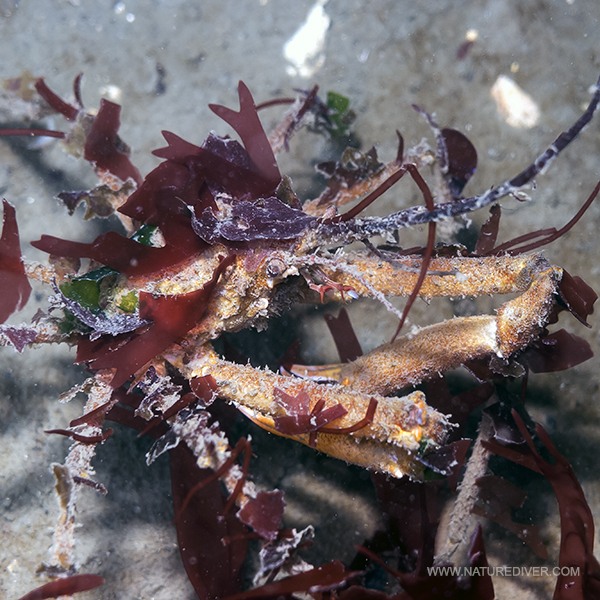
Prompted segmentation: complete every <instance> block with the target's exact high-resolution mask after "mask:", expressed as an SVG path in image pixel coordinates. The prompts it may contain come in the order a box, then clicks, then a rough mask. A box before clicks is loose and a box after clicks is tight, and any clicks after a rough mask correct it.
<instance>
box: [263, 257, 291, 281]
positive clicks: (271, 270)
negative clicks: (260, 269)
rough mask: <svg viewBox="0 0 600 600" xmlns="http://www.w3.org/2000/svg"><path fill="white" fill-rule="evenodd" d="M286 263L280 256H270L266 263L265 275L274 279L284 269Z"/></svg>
mask: <svg viewBox="0 0 600 600" xmlns="http://www.w3.org/2000/svg"><path fill="white" fill-rule="evenodd" d="M286 268H287V267H286V264H285V263H284V262H283V261H282V260H281V259H280V258H272V259H271V260H270V261H269V262H268V263H267V277H270V278H271V279H274V278H275V277H279V276H280V275H282V274H283V273H284V271H285V270H286Z"/></svg>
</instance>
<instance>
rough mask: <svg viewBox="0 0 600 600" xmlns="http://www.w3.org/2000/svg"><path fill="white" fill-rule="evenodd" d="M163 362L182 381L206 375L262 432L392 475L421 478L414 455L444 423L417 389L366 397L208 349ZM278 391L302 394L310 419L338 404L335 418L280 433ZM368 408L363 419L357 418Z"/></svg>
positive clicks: (437, 439) (441, 432)
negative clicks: (307, 429) (402, 394)
mask: <svg viewBox="0 0 600 600" xmlns="http://www.w3.org/2000/svg"><path fill="white" fill-rule="evenodd" d="M169 361H170V362H172V363H173V364H174V365H175V366H176V367H177V368H179V369H180V370H181V371H182V373H183V374H184V375H185V376H186V377H187V378H189V379H193V378H194V377H202V376H205V375H209V374H210V375H211V376H212V377H213V378H214V379H215V381H216V383H217V386H218V395H219V397H221V398H223V399H225V400H228V401H230V402H232V403H234V404H235V405H236V406H237V407H238V408H239V409H240V411H241V412H242V413H244V414H245V415H246V416H248V417H249V418H251V419H252V420H253V421H254V422H255V423H257V424H258V425H260V426H261V427H263V428H265V429H267V430H268V431H270V432H272V433H275V434H277V435H283V436H284V437H288V438H290V439H294V440H296V441H299V442H302V443H303V444H306V445H309V446H311V447H313V448H315V449H316V450H320V451H321V452H324V453H326V454H328V455H330V456H333V457H335V458H340V459H342V460H345V461H347V462H350V463H354V464H357V465H359V466H363V467H367V468H369V469H373V470H376V471H380V472H384V473H388V474H389V475H392V476H393V477H401V476H403V475H410V476H411V477H413V478H417V479H419V478H421V477H422V475H423V467H422V465H421V464H420V463H419V462H418V460H415V455H419V454H420V453H421V452H422V451H423V450H425V449H431V448H432V447H433V448H435V447H437V446H439V445H440V444H442V443H443V442H444V439H445V437H446V432H447V429H448V427H449V423H448V421H447V419H446V417H445V416H444V415H442V414H441V413H439V412H437V411H436V410H434V409H432V408H430V407H429V406H427V404H426V403H425V396H424V394H423V393H421V392H413V393H412V394H409V395H408V396H406V397H404V398H383V397H382V396H379V395H366V394H362V393H360V392H355V391H354V390H350V389H348V388H347V387H344V386H340V385H318V384H316V383H314V382H312V381H303V380H300V379H296V378H290V377H285V376H282V375H277V374H275V373H272V372H270V371H260V370H257V369H254V368H252V367H250V366H246V365H238V364H235V363H231V362H228V361H225V360H222V359H220V358H219V357H218V356H217V355H216V354H215V353H214V352H212V351H211V352H208V353H205V354H197V355H196V356H195V357H194V358H193V359H191V360H189V359H186V360H183V358H180V359H177V358H176V357H169ZM278 396H279V397H281V396H286V397H288V398H290V399H292V400H294V399H297V398H301V397H304V398H306V400H307V411H308V412H307V413H306V414H307V415H310V416H311V417H313V418H314V419H315V420H316V419H318V415H319V413H321V414H323V412H325V411H327V410H331V409H332V408H333V409H334V410H335V408H340V409H341V411H342V412H341V416H339V417H337V418H335V419H334V420H333V421H331V422H328V423H327V426H326V427H322V428H316V429H314V430H313V431H312V432H306V433H296V434H290V433H286V431H288V430H286V429H283V428H281V427H280V426H279V421H278V419H281V418H289V417H290V416H291V415H290V414H289V412H288V411H286V409H285V408H284V407H283V406H282V405H281V403H280V402H279V401H278ZM373 407H374V411H373ZM369 412H370V413H371V416H370V418H367V419H365V415H367V414H368V413H369ZM357 424H358V428H356V426H357ZM336 430H337V431H336Z"/></svg>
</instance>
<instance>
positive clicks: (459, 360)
mask: <svg viewBox="0 0 600 600" xmlns="http://www.w3.org/2000/svg"><path fill="white" fill-rule="evenodd" d="M540 264H541V263H540V262H539V260H538V266H540ZM532 276H533V279H532V281H531V283H530V285H529V287H528V289H527V290H526V291H525V292H524V293H523V294H521V295H520V296H519V297H517V298H515V299H514V300H510V301H508V302H506V303H505V304H503V305H502V306H501V307H500V309H499V310H498V312H497V314H496V315H495V316H493V315H490V316H486V315H483V316H474V317H460V318H455V319H451V320H449V321H445V322H443V323H438V324H435V325H431V326H429V327H424V328H423V329H421V330H420V331H418V332H417V333H416V334H414V335H407V336H404V337H402V338H399V339H398V340H396V341H394V342H391V343H389V344H383V345H381V346H379V347H378V348H375V349H374V350H373V351H371V352H369V353H368V354H365V355H364V356H361V357H359V358H357V359H356V360H354V361H352V362H350V363H347V364H345V365H339V366H338V367H337V369H336V368H332V366H331V365H330V366H329V369H328V376H329V377H332V378H334V379H336V380H337V381H339V382H340V383H341V384H342V385H344V386H349V387H351V388H352V389H353V390H358V391H361V392H363V393H368V394H381V395H384V396H385V395H387V394H391V393H395V392H396V391H397V390H399V389H401V388H403V387H406V386H408V385H415V384H417V383H420V382H421V381H423V380H425V379H429V378H431V377H433V376H435V375H436V374H438V373H444V372H446V371H448V370H449V369H453V368H456V367H458V366H460V365H461V364H463V363H465V362H466V361H469V360H473V359H477V358H484V357H486V356H494V355H495V356H498V357H500V358H508V357H509V356H511V355H512V354H514V353H515V352H517V351H519V350H523V349H524V348H526V347H527V346H528V345H529V344H530V343H531V342H532V341H533V340H534V339H536V337H537V336H538V335H539V333H540V330H541V329H542V327H544V325H545V324H546V323H547V320H548V315H549V313H550V310H551V308H552V305H553V302H554V294H555V292H556V290H557V285H558V282H559V281H560V279H561V276H562V270H561V269H559V268H557V267H553V266H549V265H548V266H547V267H546V268H544V269H543V270H540V271H538V272H537V273H535V274H534V275H532ZM299 371H301V367H296V368H295V369H294V372H296V373H298V372H299Z"/></svg>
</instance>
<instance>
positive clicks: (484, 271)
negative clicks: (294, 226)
mask: <svg viewBox="0 0 600 600" xmlns="http://www.w3.org/2000/svg"><path fill="white" fill-rule="evenodd" d="M304 261H305V264H311V263H312V262H315V263H316V264H318V265H319V266H320V269H321V271H323V272H324V273H325V275H326V276H327V277H328V278H329V279H331V280H332V281H334V282H335V283H336V284H337V285H338V286H340V287H341V286H343V287H344V289H351V290H353V292H355V295H354V296H353V297H356V295H358V297H367V298H374V299H378V296H379V295H381V294H382V295H384V296H408V295H409V294H410V293H411V292H412V290H413V289H414V286H415V284H416V282H417V279H418V277H419V270H420V267H421V261H422V257H420V256H399V257H397V258H393V259H390V260H387V259H384V258H379V257H377V256H373V255H367V254H364V253H363V254H359V253H353V254H348V255H344V257H343V261H342V260H331V259H326V258H322V257H317V256H308V257H305V258H304ZM547 267H548V263H547V261H546V260H545V259H544V258H543V257H542V255H541V254H531V255H518V256H508V255H505V256H486V257H452V258H433V259H431V262H430V264H429V268H428V272H427V275H426V277H425V279H424V280H423V283H422V285H421V287H420V288H419V297H421V298H434V297H441V296H444V297H460V296H482V295H486V294H493V295H496V294H510V293H514V292H523V291H525V290H527V288H528V287H529V286H530V285H531V283H532V280H533V278H534V277H535V276H537V274H539V272H540V271H543V270H545V269H546V268H547ZM373 290H377V296H376V295H374V292H373ZM330 293H331V294H332V295H333V294H334V292H333V291H332V292H330ZM335 299H336V300H337V297H335Z"/></svg>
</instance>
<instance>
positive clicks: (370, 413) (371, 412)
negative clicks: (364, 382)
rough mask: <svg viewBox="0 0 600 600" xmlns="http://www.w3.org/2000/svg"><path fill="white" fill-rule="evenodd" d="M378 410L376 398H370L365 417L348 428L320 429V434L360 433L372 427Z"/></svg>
mask: <svg viewBox="0 0 600 600" xmlns="http://www.w3.org/2000/svg"><path fill="white" fill-rule="evenodd" d="M376 410H377V400H376V399H375V398H369V406H367V410H366V412H365V416H364V417H363V418H362V419H361V420H360V421H357V422H356V423H354V425H349V426H348V427H320V428H319V433H335V434H347V433H354V432H356V431H360V430H361V429H362V428H363V427H366V426H367V425H370V424H371V423H372V422H373V418H374V417H375V411H376Z"/></svg>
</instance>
